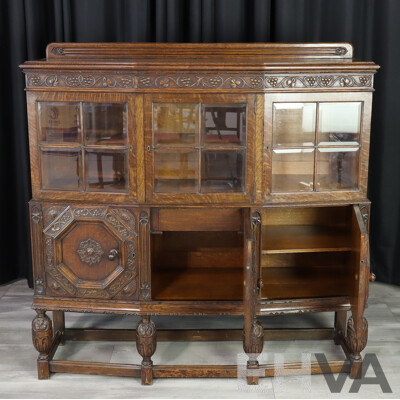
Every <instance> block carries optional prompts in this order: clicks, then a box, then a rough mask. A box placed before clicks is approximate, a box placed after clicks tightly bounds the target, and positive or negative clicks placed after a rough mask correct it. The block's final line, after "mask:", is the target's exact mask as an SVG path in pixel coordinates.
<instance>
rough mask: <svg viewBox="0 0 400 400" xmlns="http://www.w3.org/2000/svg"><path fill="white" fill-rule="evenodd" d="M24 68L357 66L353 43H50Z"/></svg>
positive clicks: (369, 66) (360, 66) (370, 66)
mask: <svg viewBox="0 0 400 400" xmlns="http://www.w3.org/2000/svg"><path fill="white" fill-rule="evenodd" d="M21 67H22V68H23V69H31V68H34V69H83V68H85V69H99V68H101V69H104V68H107V69H142V70H146V69H155V70H156V69H160V70H171V69H173V70H176V69H181V70H201V69H205V70H207V69H210V68H211V69H215V70H235V69H239V70H243V69H244V70H258V71H262V70H270V71H273V70H282V69H287V70H299V69H300V70H301V69H304V68H307V70H310V69H311V70H355V71H361V70H363V71H365V70H368V71H372V72H374V71H376V70H377V69H378V68H379V66H378V65H376V64H375V63H373V62H360V61H355V60H354V59H353V46H352V45H351V44H349V43H212V44H211V43H196V44H192V43H50V44H49V45H48V46H47V50H46V59H44V60H38V61H27V62H25V63H24V64H23V65H22V66H21Z"/></svg>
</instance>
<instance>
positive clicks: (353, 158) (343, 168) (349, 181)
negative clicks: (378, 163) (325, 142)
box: [317, 147, 360, 190]
mask: <svg viewBox="0 0 400 400" xmlns="http://www.w3.org/2000/svg"><path fill="white" fill-rule="evenodd" d="M359 153H360V151H359V149H358V148H348V147H343V148H331V149H329V148H320V149H319V150H318V155H317V190H341V189H357V187H358V184H357V180H358V160H359Z"/></svg>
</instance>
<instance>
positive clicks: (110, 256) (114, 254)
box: [108, 249, 119, 261]
mask: <svg viewBox="0 0 400 400" xmlns="http://www.w3.org/2000/svg"><path fill="white" fill-rule="evenodd" d="M118 256H119V252H118V250H117V249H111V250H110V251H109V252H108V259H109V260H110V261H114V260H115V259H116V258H117V257H118Z"/></svg>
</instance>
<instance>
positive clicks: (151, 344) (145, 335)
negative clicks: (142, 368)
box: [136, 317, 157, 365]
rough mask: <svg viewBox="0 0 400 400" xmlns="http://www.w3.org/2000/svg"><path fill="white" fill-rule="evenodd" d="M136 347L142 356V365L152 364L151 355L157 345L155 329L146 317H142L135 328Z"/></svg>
mask: <svg viewBox="0 0 400 400" xmlns="http://www.w3.org/2000/svg"><path fill="white" fill-rule="evenodd" d="M136 347H137V350H138V352H139V354H140V355H141V356H142V357H143V361H142V365H152V361H151V356H152V355H153V354H154V352H155V351H156V347H157V330H156V326H155V325H154V323H153V322H152V321H151V320H150V318H148V317H143V318H142V320H141V321H140V323H139V324H138V326H137V328H136Z"/></svg>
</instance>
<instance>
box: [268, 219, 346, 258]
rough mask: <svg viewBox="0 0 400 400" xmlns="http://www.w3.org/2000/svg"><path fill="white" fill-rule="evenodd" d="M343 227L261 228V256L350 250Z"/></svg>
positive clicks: (300, 226)
mask: <svg viewBox="0 0 400 400" xmlns="http://www.w3.org/2000/svg"><path fill="white" fill-rule="evenodd" d="M352 249H353V247H352V240H351V235H350V233H349V231H348V230H347V229H346V228H344V227H332V226H316V225H310V226H309V225H298V226H287V225H276V226H263V228H262V254H280V253H316V252H332V251H350V250H352Z"/></svg>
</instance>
